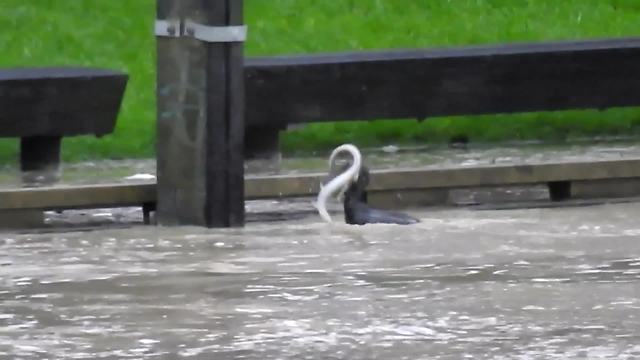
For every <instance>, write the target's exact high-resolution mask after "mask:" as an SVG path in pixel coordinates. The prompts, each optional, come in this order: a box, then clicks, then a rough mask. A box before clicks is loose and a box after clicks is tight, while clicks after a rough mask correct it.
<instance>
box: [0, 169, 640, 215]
mask: <svg viewBox="0 0 640 360" xmlns="http://www.w3.org/2000/svg"><path fill="white" fill-rule="evenodd" d="M325 176H326V174H307V175H283V176H260V177H247V178H246V179H245V183H244V188H245V199H247V200H257V199H271V198H287V197H304V196H315V195H316V194H317V193H318V185H319V183H320V181H321V180H322V179H323V178H324V177H325ZM612 179H628V180H629V181H630V184H632V185H633V186H629V187H628V189H630V190H629V191H630V192H633V191H635V190H640V187H638V186H636V185H635V184H636V182H635V181H636V179H640V159H628V160H606V161H594V162H559V163H542V164H527V165H491V166H473V167H471V166H470V167H452V168H443V169H394V170H378V171H373V172H372V176H371V185H370V186H369V190H371V191H372V192H392V191H420V190H424V191H433V190H438V189H455V188H466V187H481V186H508V185H527V184H541V183H543V184H544V183H548V182H551V181H572V182H576V183H577V184H579V186H583V187H584V186H585V185H584V184H587V183H588V182H591V184H592V185H593V186H596V185H598V183H600V184H602V185H603V186H617V185H615V184H616V183H615V182H609V181H604V180H612ZM590 191H592V192H593V190H590ZM600 193H603V194H604V193H611V192H610V191H609V192H606V191H604V192H603V191H600ZM155 202H156V184H155V183H151V182H147V183H135V184H106V185H84V186H75V187H45V188H29V189H13V190H4V191H0V210H6V209H60V208H99V207H118V206H140V205H142V204H150V203H155Z"/></svg>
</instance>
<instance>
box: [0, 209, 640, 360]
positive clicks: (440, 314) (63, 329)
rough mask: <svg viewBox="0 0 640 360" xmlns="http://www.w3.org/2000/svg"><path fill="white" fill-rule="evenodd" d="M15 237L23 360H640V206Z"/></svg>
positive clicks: (8, 353) (5, 301)
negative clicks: (413, 221)
mask: <svg viewBox="0 0 640 360" xmlns="http://www.w3.org/2000/svg"><path fill="white" fill-rule="evenodd" d="M411 213H412V214H413V215H415V216H418V217H419V218H421V219H422V223H420V224H419V225H415V226H404V227H401V226H396V225H367V226H348V225H344V224H338V223H334V224H325V223H321V222H319V221H318V219H316V218H315V217H310V218H306V219H303V220H296V221H288V222H287V221H285V222H274V223H252V224H249V226H248V227H247V228H245V229H242V230H240V229H234V230H203V229H197V228H177V229H162V228H160V229H156V228H154V227H134V228H129V229H106V230H101V231H94V232H64V233H55V232H54V233H48V234H4V235H0V238H2V240H1V241H0V249H1V252H0V278H1V280H2V282H1V283H0V297H1V299H2V312H1V314H0V357H2V358H6V359H38V358H51V359H180V358H185V359H186V358H193V359H463V358H469V359H537V358H539V359H554V358H557V359H601V358H610V359H638V358H640V224H639V223H638V214H640V204H637V203H632V204H615V205H600V206H590V207H571V208H555V209H527V210H507V211H496V210H492V211H473V210H466V209H449V210H442V209H441V210H434V211H411Z"/></svg>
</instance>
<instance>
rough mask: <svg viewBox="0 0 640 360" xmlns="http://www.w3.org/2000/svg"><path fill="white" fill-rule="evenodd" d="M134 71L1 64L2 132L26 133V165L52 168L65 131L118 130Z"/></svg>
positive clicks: (25, 167) (0, 134)
mask: <svg viewBox="0 0 640 360" xmlns="http://www.w3.org/2000/svg"><path fill="white" fill-rule="evenodd" d="M127 80H128V76H127V75H126V74H124V73H121V72H118V71H112V70H105V69H96V68H83V67H59V68H15V69H0V137H17V138H20V168H21V170H22V171H24V172H44V173H52V172H55V171H56V170H57V169H58V166H59V163H60V147H61V141H62V138H63V137H66V136H76V135H95V136H98V137H100V136H103V135H105V134H109V133H111V132H113V130H114V127H115V124H116V119H117V116H118V112H119V110H120V104H121V102H122V98H123V95H124V91H125V87H126V84H127Z"/></svg>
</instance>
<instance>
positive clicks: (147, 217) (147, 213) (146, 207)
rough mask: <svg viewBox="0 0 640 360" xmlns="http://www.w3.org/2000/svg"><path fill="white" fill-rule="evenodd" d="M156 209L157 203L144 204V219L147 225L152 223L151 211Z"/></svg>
mask: <svg viewBox="0 0 640 360" xmlns="http://www.w3.org/2000/svg"><path fill="white" fill-rule="evenodd" d="M152 211H156V204H155V203H144V204H142V219H143V220H142V221H143V222H144V224H145V225H149V224H151V212H152Z"/></svg>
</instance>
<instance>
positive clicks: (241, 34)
mask: <svg viewBox="0 0 640 360" xmlns="http://www.w3.org/2000/svg"><path fill="white" fill-rule="evenodd" d="M155 34H156V36H160V37H174V38H178V37H190V38H194V39H197V40H200V41H204V42H209V43H224V42H244V41H246V40H247V26H246V25H236V26H210V25H202V24H198V23H196V22H193V21H191V20H184V21H182V20H156V23H155Z"/></svg>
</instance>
